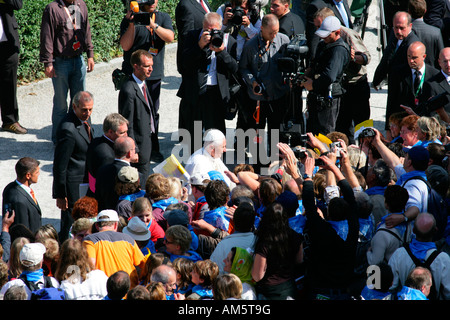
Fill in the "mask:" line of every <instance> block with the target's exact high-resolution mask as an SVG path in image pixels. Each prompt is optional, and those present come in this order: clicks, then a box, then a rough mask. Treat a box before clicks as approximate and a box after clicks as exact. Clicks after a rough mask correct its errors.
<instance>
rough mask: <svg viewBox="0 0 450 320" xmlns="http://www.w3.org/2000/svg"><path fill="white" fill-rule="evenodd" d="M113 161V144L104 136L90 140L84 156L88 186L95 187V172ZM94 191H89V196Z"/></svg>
mask: <svg viewBox="0 0 450 320" xmlns="http://www.w3.org/2000/svg"><path fill="white" fill-rule="evenodd" d="M113 161H114V142H113V141H111V140H109V139H108V138H106V137H105V136H104V135H102V136H101V137H97V138H94V139H92V142H91V143H90V144H89V147H88V151H87V154H86V169H87V171H88V175H89V185H94V186H95V177H96V176H97V170H98V168H100V167H101V166H102V165H104V164H108V163H112V162H113ZM94 192H95V189H94V190H91V189H89V195H90V196H93V194H94Z"/></svg>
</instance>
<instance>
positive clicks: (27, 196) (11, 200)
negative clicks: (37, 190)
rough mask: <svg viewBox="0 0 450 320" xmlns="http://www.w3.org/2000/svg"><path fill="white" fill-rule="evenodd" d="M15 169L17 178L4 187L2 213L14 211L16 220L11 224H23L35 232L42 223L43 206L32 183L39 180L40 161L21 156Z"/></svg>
mask: <svg viewBox="0 0 450 320" xmlns="http://www.w3.org/2000/svg"><path fill="white" fill-rule="evenodd" d="M15 170H16V180H15V181H13V182H11V183H9V184H8V185H7V186H6V187H5V189H3V195H2V196H3V209H2V214H3V215H5V214H7V212H9V213H12V211H14V214H15V216H14V222H13V224H12V225H11V226H14V225H16V224H23V225H24V226H26V227H27V228H29V229H30V230H31V231H32V232H33V233H34V232H36V231H37V230H38V229H39V228H40V227H41V225H42V221H41V218H42V213H41V208H40V207H39V203H38V201H37V200H36V197H35V195H34V191H33V189H31V185H32V184H33V183H37V182H38V178H39V174H40V169H39V161H37V160H36V159H33V158H30V157H24V158H21V159H20V160H19V161H17V163H16V166H15ZM8 207H9V210H7V208H8Z"/></svg>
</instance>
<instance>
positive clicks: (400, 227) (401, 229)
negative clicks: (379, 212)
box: [377, 212, 407, 238]
mask: <svg viewBox="0 0 450 320" xmlns="http://www.w3.org/2000/svg"><path fill="white" fill-rule="evenodd" d="M399 213H400V214H402V212H399ZM391 214H392V213H388V214H387V215H385V216H382V217H381V222H380V223H379V224H378V228H379V227H380V226H381V225H382V224H385V223H386V218H387V217H389V216H390V215H391ZM406 226H407V223H405V222H402V223H400V224H398V225H396V226H395V227H394V228H395V229H397V230H398V231H399V232H400V237H402V238H403V236H404V235H405V232H406ZM378 228H377V230H378Z"/></svg>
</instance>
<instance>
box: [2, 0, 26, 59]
mask: <svg viewBox="0 0 450 320" xmlns="http://www.w3.org/2000/svg"><path fill="white" fill-rule="evenodd" d="M3 2H5V3H0V16H1V17H2V21H3V30H4V32H5V34H6V38H7V39H8V43H9V44H10V45H11V46H12V47H14V49H15V51H16V52H19V46H20V45H19V32H18V29H19V25H18V24H17V21H16V18H15V17H14V10H20V9H22V0H4V1H3Z"/></svg>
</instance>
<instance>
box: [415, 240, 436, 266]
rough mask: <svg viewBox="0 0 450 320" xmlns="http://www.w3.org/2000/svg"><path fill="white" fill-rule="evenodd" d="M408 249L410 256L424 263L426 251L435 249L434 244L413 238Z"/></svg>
mask: <svg viewBox="0 0 450 320" xmlns="http://www.w3.org/2000/svg"><path fill="white" fill-rule="evenodd" d="M409 248H410V249H411V252H412V254H413V255H414V256H416V257H417V259H419V260H420V261H422V262H424V261H425V257H426V256H427V252H428V250H430V249H436V244H435V243H434V242H422V241H418V240H416V239H415V238H413V239H412V240H411V243H410V244H409Z"/></svg>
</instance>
